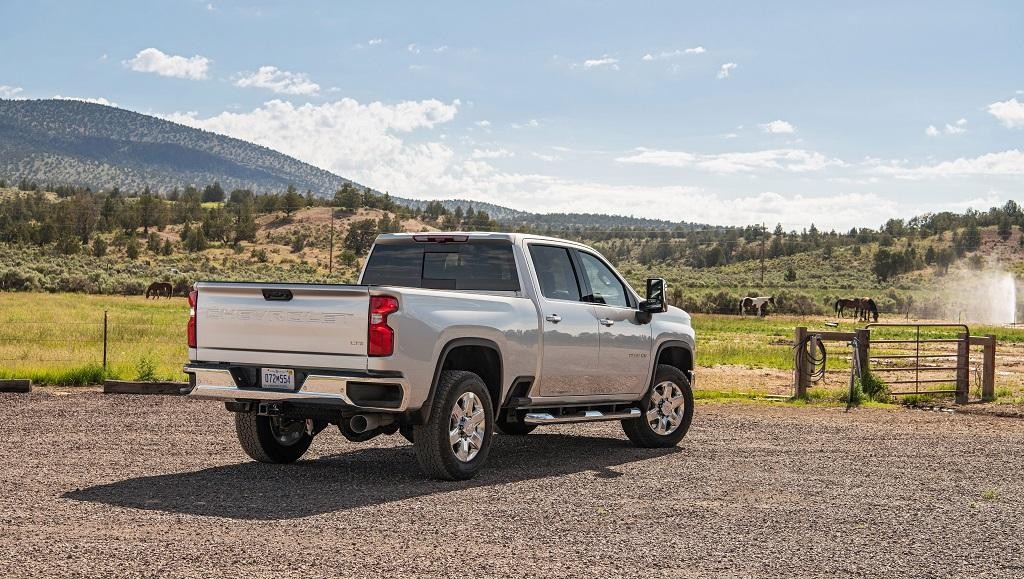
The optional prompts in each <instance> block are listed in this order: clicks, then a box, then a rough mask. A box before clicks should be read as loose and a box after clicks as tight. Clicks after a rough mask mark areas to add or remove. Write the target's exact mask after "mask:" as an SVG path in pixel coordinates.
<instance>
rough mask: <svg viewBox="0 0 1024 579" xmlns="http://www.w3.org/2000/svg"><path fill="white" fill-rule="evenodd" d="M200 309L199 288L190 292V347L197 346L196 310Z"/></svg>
mask: <svg viewBox="0 0 1024 579" xmlns="http://www.w3.org/2000/svg"><path fill="white" fill-rule="evenodd" d="M198 309H199V290H192V291H190V292H188V347H189V348H195V347H196V310H198Z"/></svg>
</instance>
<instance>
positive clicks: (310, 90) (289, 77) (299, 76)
mask: <svg viewBox="0 0 1024 579" xmlns="http://www.w3.org/2000/svg"><path fill="white" fill-rule="evenodd" d="M235 86H238V87H242V88H253V87H255V88H265V89H269V90H271V91H273V92H276V93H279V94H296V95H315V94H317V93H319V92H320V85H318V84H317V83H315V82H313V81H312V80H310V79H309V76H307V75H306V74H304V73H301V72H289V71H287V70H281V69H279V68H277V67H276V66H261V67H260V68H259V70H257V71H256V72H245V73H242V74H240V75H239V76H238V78H237V79H236V80H235Z"/></svg>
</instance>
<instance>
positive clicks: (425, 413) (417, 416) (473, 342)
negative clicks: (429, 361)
mask: <svg viewBox="0 0 1024 579" xmlns="http://www.w3.org/2000/svg"><path fill="white" fill-rule="evenodd" d="M461 346H481V347H484V348H488V349H490V350H494V353H495V354H496V355H497V356H498V387H499V388H501V387H503V384H502V380H503V379H504V361H503V360H502V357H501V348H500V347H498V343H497V342H495V341H494V340H488V339H486V338H454V339H452V340H449V341H448V342H447V343H446V344H445V345H444V347H443V348H441V353H440V354H439V355H438V357H437V364H436V365H435V366H434V376H433V378H431V380H430V392H429V393H428V394H427V398H426V400H424V401H423V405H422V406H420V407H419V409H418V410H415V411H413V412H412V415H411V416H410V418H411V422H412V423H414V424H426V423H427V421H428V420H430V409H431V408H432V407H433V405H434V395H435V394H437V381H438V379H439V378H440V377H441V368H443V367H444V363H445V362H446V361H447V360H448V354H450V353H451V351H452V350H454V349H455V348H458V347H461ZM499 394H500V392H499ZM492 403H493V405H494V412H495V414H497V412H498V406H499V405H500V404H501V401H500V400H493V401H492Z"/></svg>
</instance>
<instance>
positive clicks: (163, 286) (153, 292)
mask: <svg viewBox="0 0 1024 579" xmlns="http://www.w3.org/2000/svg"><path fill="white" fill-rule="evenodd" d="M172 294H174V286H172V285H171V284H169V283H167V282H165V281H155V282H153V283H151V284H149V287H148V288H146V299H147V300H148V299H149V298H150V296H152V297H153V299H157V298H159V297H161V296H163V297H165V298H169V297H171V295H172Z"/></svg>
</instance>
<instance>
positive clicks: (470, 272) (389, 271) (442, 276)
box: [363, 240, 519, 291]
mask: <svg viewBox="0 0 1024 579" xmlns="http://www.w3.org/2000/svg"><path fill="white" fill-rule="evenodd" d="M363 283H364V284H366V285H395V286H402V287H419V288H429V289H453V290H487V291H519V274H518V272H517V271H516V261H515V257H514V256H513V255H512V243H511V242H508V241H501V240H496V241H492V240H478V241H467V242H462V243H433V242H418V241H408V242H405V241H402V242H400V243H384V244H378V245H376V246H374V248H373V251H372V252H371V253H370V258H369V262H368V263H367V264H366V271H365V272H364V273H363Z"/></svg>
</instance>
